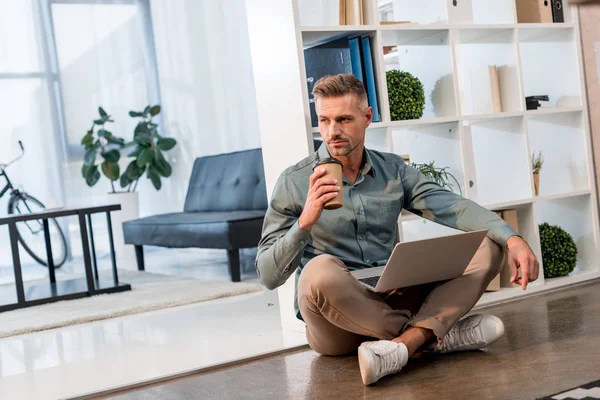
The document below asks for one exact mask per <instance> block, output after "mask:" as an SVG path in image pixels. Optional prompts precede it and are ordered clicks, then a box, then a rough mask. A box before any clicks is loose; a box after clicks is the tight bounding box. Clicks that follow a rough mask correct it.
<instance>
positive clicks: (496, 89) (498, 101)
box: [488, 65, 502, 113]
mask: <svg viewBox="0 0 600 400" xmlns="http://www.w3.org/2000/svg"><path fill="white" fill-rule="evenodd" d="M488 68H489V71H490V84H491V89H492V107H493V111H494V112H497V113H499V112H502V98H501V96H500V79H499V78H498V68H497V67H496V66H495V65H490V66H489V67H488Z"/></svg>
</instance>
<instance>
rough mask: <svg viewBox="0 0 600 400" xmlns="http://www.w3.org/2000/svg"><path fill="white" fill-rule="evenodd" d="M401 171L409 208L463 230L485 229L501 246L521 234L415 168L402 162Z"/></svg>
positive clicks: (407, 207) (486, 210)
mask: <svg viewBox="0 0 600 400" xmlns="http://www.w3.org/2000/svg"><path fill="white" fill-rule="evenodd" d="M400 174H401V179H402V184H403V186H404V194H405V198H404V208H405V209H407V210H408V211H411V212H413V213H415V214H417V215H420V216H422V217H423V218H426V219H428V220H430V221H433V222H436V223H439V224H442V225H445V226H449V227H451V228H455V229H459V230H462V231H473V230H479V229H488V230H489V231H488V234H487V235H488V237H489V238H490V239H492V240H493V241H494V242H496V243H498V244H499V245H500V246H503V247H505V246H506V242H507V241H508V238H509V237H511V236H520V235H519V234H518V233H517V232H515V231H514V230H513V229H512V228H511V227H510V226H509V225H508V224H507V223H506V222H505V221H504V220H503V219H502V218H500V217H499V216H498V215H497V214H496V213H494V212H492V211H490V210H488V209H487V208H485V207H482V206H480V205H479V204H477V203H475V202H474V201H472V200H469V199H466V198H464V197H461V196H459V195H457V194H456V193H453V192H451V191H449V190H446V189H444V188H442V187H441V186H440V185H439V184H437V183H435V182H433V181H431V180H429V179H428V178H427V177H426V176H425V175H423V174H422V173H421V172H420V171H419V170H417V169H416V168H413V167H411V166H409V165H403V166H402V167H401V171H400Z"/></svg>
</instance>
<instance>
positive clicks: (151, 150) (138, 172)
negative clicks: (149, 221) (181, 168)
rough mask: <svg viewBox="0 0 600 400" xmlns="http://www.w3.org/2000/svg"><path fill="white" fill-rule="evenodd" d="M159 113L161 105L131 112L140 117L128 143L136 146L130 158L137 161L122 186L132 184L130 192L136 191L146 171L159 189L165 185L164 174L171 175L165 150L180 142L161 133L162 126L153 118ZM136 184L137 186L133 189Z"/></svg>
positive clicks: (165, 176) (130, 166)
mask: <svg viewBox="0 0 600 400" xmlns="http://www.w3.org/2000/svg"><path fill="white" fill-rule="evenodd" d="M159 113H160V106H159V105H155V106H147V107H146V108H145V109H144V110H143V111H129V115H130V116H131V117H133V118H139V122H138V124H137V125H136V127H135V130H134V133H133V142H131V143H129V144H128V145H127V146H129V145H132V144H133V145H135V146H136V147H135V149H134V150H133V151H132V152H131V153H129V154H128V156H129V157H134V160H133V161H131V162H130V163H129V165H128V166H127V169H126V170H125V173H124V174H123V175H122V176H121V187H123V188H124V187H128V191H130V190H135V188H136V187H137V184H138V182H139V179H140V177H141V176H142V175H143V174H144V173H146V176H147V177H148V178H149V179H150V180H151V181H152V185H153V186H154V188H156V190H160V188H161V186H162V182H161V177H164V178H167V177H169V176H171V172H172V169H171V165H170V164H169V162H168V161H167V160H166V159H165V157H164V155H163V153H162V152H163V151H168V150H171V149H172V148H173V147H175V145H176V144H177V141H176V140H175V139H173V138H165V137H162V136H160V135H159V134H158V130H157V128H158V125H157V124H156V123H154V122H153V121H152V118H153V117H155V116H157V115H158V114H159ZM132 185H133V189H131V187H132Z"/></svg>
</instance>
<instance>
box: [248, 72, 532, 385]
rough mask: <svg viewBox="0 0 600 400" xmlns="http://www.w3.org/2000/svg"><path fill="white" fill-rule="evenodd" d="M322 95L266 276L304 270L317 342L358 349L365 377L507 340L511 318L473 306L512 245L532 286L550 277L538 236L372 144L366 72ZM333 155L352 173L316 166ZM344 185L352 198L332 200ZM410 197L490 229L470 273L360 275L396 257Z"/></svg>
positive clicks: (268, 238) (514, 269) (457, 220)
mask: <svg viewBox="0 0 600 400" xmlns="http://www.w3.org/2000/svg"><path fill="white" fill-rule="evenodd" d="M313 95H314V97H315V101H316V111H317V116H318V119H319V131H320V133H321V137H322V138H323V140H324V143H323V144H322V145H321V147H320V148H319V149H318V151H317V152H316V153H315V154H313V155H311V156H309V157H307V158H305V159H304V160H302V161H300V162H299V163H297V164H296V165H294V166H291V167H289V168H288V169H286V170H285V171H284V172H283V173H282V174H281V176H280V177H279V179H278V181H277V184H276V186H275V189H274V191H273V195H272V198H271V202H270V205H269V208H268V210H267V214H266V217H265V221H264V225H263V233H262V239H261V241H260V243H259V246H258V255H257V260H256V268H257V271H258V274H259V277H260V281H261V282H262V284H263V285H264V286H265V287H267V288H268V289H275V288H276V287H278V286H280V285H282V284H283V283H284V282H285V281H286V280H287V279H288V278H289V277H290V276H291V275H292V274H293V273H294V271H297V273H296V298H295V308H296V313H297V314H296V315H297V317H298V318H299V319H301V320H303V321H304V322H305V323H306V336H307V340H308V343H309V344H310V346H311V348H312V349H314V350H315V351H316V352H318V353H320V354H323V355H332V356H334V355H344V354H349V353H353V352H356V351H357V349H358V356H359V364H360V371H361V375H362V379H363V383H364V384H365V385H370V384H372V383H375V382H376V381H377V380H379V379H380V378H381V377H383V376H385V375H388V374H392V373H397V372H398V371H400V369H401V368H402V367H403V366H404V365H406V363H407V361H408V358H409V357H410V356H411V355H412V354H413V353H415V352H416V351H417V350H420V349H421V350H423V351H435V352H441V353H447V352H452V351H461V350H463V351H464V350H475V349H481V348H483V347H486V346H488V345H490V344H491V343H493V342H495V341H496V340H498V339H499V338H500V337H501V336H502V335H503V334H504V325H503V324H502V321H501V320H500V319H499V318H497V317H495V316H492V315H474V316H470V317H467V318H464V319H462V320H461V317H463V316H464V315H465V314H467V313H468V312H469V311H470V310H471V309H472V308H473V307H474V306H475V304H476V303H477V301H478V300H479V299H480V297H481V296H482V294H483V293H484V291H485V289H486V287H487V286H488V284H489V283H490V282H491V281H492V279H493V278H494V277H495V276H496V275H497V274H498V273H499V272H500V270H501V269H502V265H503V263H504V261H505V256H506V257H508V259H507V261H508V265H509V267H510V269H511V274H512V279H511V281H512V282H518V283H519V284H520V285H521V286H522V288H523V289H526V287H527V284H528V283H529V282H532V281H535V280H536V279H537V278H538V271H539V265H538V262H537V260H536V257H535V255H534V254H533V252H532V251H531V248H530V247H529V245H528V244H527V242H526V241H525V240H524V239H523V238H521V237H520V236H518V234H517V233H515V232H514V231H513V230H512V229H511V228H510V227H509V226H508V225H507V224H506V223H505V222H504V221H503V220H502V219H501V218H500V217H498V216H497V215H496V214H495V213H493V212H491V211H489V210H487V209H485V208H483V207H481V206H479V205H477V204H476V203H474V202H472V201H470V200H467V199H465V198H463V197H461V196H458V195H456V194H454V193H452V192H450V191H448V190H445V189H443V188H442V187H440V186H439V185H438V184H436V183H434V182H432V181H430V180H428V179H427V178H426V177H425V176H424V175H422V174H421V173H420V172H419V171H418V170H416V169H414V168H412V167H410V166H408V165H405V163H404V161H403V159H402V158H401V157H399V156H397V155H395V154H390V153H382V152H377V151H373V150H369V149H366V148H365V130H366V128H367V127H368V126H369V125H370V123H371V120H372V117H373V110H372V109H371V107H369V106H368V99H367V94H366V92H365V89H364V86H363V85H362V83H361V82H360V81H359V80H358V79H357V78H356V77H354V76H353V75H350V74H341V75H336V76H328V77H324V78H322V79H320V80H319V81H318V82H317V83H316V84H315V86H314V89H313ZM328 157H333V158H336V159H337V160H339V161H341V162H342V164H343V181H342V182H337V181H336V180H334V179H332V178H327V177H325V176H324V172H325V171H324V170H322V169H321V168H318V167H317V168H316V169H315V171H314V172H313V170H312V168H313V165H314V163H315V161H316V160H317V158H319V159H323V158H328ZM498 162H501V160H499V161H498ZM340 190H341V191H342V193H343V200H344V206H343V207H342V208H339V209H337V210H325V211H323V205H324V203H326V202H327V201H329V200H331V199H333V198H335V197H336V196H337V194H338V192H339V191H340ZM402 208H405V209H407V210H410V211H412V212H415V213H416V214H418V215H422V216H423V217H424V218H427V219H429V220H432V221H435V222H437V223H440V224H443V225H446V226H450V227H453V228H456V229H460V230H462V231H473V230H479V229H488V230H489V231H488V234H487V237H486V238H485V239H484V241H483V242H482V244H481V246H480V247H479V249H478V251H477V253H476V254H475V256H474V257H473V259H472V261H471V262H470V264H469V266H468V267H467V269H466V271H465V273H464V275H462V276H460V277H458V278H456V279H453V280H449V281H445V282H437V283H435V284H426V285H418V286H412V287H409V288H406V289H404V290H396V291H390V292H387V293H375V292H372V291H369V290H367V289H366V288H365V287H364V286H363V285H361V284H360V283H359V282H358V281H357V280H356V278H354V277H353V276H352V275H351V274H350V272H349V270H354V269H360V268H369V267H373V266H382V265H385V264H386V262H387V259H388V258H389V256H390V254H391V252H392V249H393V246H394V244H395V238H396V233H397V231H396V229H397V220H398V216H399V213H400V211H401V210H402ZM504 249H507V250H506V251H505V250H504ZM431 251H436V249H431ZM518 268H521V277H518ZM374 339H378V340H374ZM436 339H437V340H436Z"/></svg>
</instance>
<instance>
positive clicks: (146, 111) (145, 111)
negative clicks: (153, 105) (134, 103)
mask: <svg viewBox="0 0 600 400" xmlns="http://www.w3.org/2000/svg"><path fill="white" fill-rule="evenodd" d="M149 112H150V106H146V108H144V111H142V114H143V116H144V117H146V116H148V113H149Z"/></svg>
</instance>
